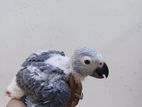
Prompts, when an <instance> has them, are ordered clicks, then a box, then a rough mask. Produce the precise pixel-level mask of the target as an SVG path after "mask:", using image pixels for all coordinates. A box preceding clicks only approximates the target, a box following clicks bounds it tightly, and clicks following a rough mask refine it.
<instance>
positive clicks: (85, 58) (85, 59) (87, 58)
mask: <svg viewBox="0 0 142 107" xmlns="http://www.w3.org/2000/svg"><path fill="white" fill-rule="evenodd" d="M83 62H84V64H85V65H89V64H90V63H91V62H92V60H91V58H90V57H88V56H86V57H84V58H83Z"/></svg>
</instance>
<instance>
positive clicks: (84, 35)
mask: <svg viewBox="0 0 142 107" xmlns="http://www.w3.org/2000/svg"><path fill="white" fill-rule="evenodd" d="M141 10H142V1H141V0H1V1H0V50H1V52H0V85H1V86H0V96H1V100H0V105H1V106H3V107H4V106H5V104H6V103H7V101H8V100H9V99H8V98H7V97H6V96H5V95H4V89H5V87H6V86H7V85H8V84H9V83H10V81H11V79H12V77H13V76H14V75H15V74H16V72H17V71H18V69H19V68H20V65H21V63H22V62H23V61H24V60H25V58H26V57H27V56H28V55H29V54H31V53H32V52H34V51H38V50H45V49H58V50H64V51H65V52H66V54H67V55H71V53H72V51H73V50H74V49H75V48H77V47H81V46H88V47H96V48H97V49H99V50H101V51H102V53H103V54H104V56H105V59H106V62H107V63H108V65H109V68H110V76H109V78H108V79H105V80H97V79H94V78H91V77H88V78H87V79H86V80H85V81H84V82H83V87H84V88H83V91H84V99H83V100H82V101H80V104H79V105H78V107H140V106H142V85H141V83H142V11H141Z"/></svg>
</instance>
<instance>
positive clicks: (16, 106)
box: [6, 99, 26, 107]
mask: <svg viewBox="0 0 142 107" xmlns="http://www.w3.org/2000/svg"><path fill="white" fill-rule="evenodd" d="M6 107H26V106H25V104H24V103H23V102H22V101H20V100H18V99H11V100H10V101H9V102H8V104H7V105H6Z"/></svg>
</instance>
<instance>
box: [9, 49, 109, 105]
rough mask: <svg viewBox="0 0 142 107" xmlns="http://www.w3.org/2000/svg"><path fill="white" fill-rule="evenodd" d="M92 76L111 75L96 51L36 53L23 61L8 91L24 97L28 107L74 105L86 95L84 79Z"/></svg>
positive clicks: (12, 95) (11, 94) (79, 50)
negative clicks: (68, 54) (71, 54)
mask: <svg viewBox="0 0 142 107" xmlns="http://www.w3.org/2000/svg"><path fill="white" fill-rule="evenodd" d="M102 68H103V71H102V70H101V69H102ZM88 75H90V76H93V77H96V78H103V75H106V77H107V76H108V68H107V66H106V64H105V63H104V61H103V59H102V57H101V55H100V53H98V52H97V51H96V50H93V49H90V48H80V49H78V50H76V51H75V52H74V54H73V56H72V57H67V56H65V54H64V52H59V51H46V52H41V53H33V54H32V55H31V56H29V57H28V58H27V59H26V61H25V62H24V63H23V64H22V68H21V70H20V71H19V72H18V73H17V75H16V77H15V78H14V80H13V81H12V83H11V85H9V87H8V89H7V94H8V95H9V96H10V97H12V98H18V99H23V102H24V103H25V104H26V105H27V107H74V106H75V105H77V103H78V101H79V99H81V98H82V85H81V81H82V80H83V79H84V78H85V77H86V76H88Z"/></svg>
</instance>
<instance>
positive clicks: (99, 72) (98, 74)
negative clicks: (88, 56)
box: [90, 63, 109, 79]
mask: <svg viewBox="0 0 142 107" xmlns="http://www.w3.org/2000/svg"><path fill="white" fill-rule="evenodd" d="M108 75H109V69H108V66H107V65H106V63H104V65H103V66H102V68H97V69H95V70H94V72H93V74H91V75H90V76H92V77H95V78H98V79H102V78H104V76H105V77H106V78H107V77H108Z"/></svg>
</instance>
